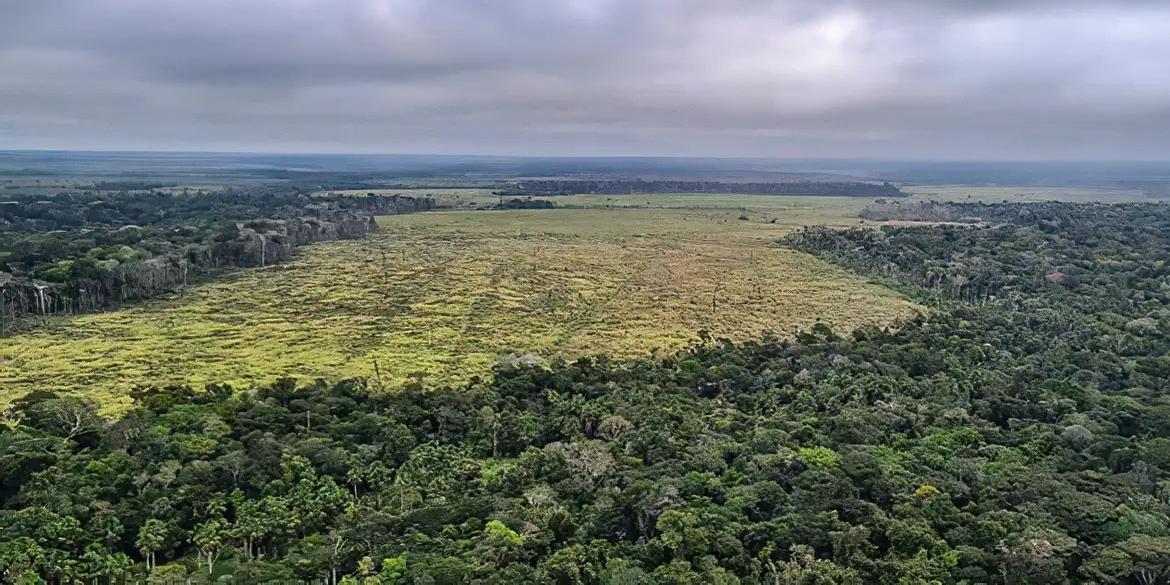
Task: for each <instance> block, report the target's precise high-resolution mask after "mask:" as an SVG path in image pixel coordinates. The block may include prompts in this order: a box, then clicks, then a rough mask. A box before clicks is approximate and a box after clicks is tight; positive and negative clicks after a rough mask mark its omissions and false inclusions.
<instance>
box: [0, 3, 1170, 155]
mask: <svg viewBox="0 0 1170 585" xmlns="http://www.w3.org/2000/svg"><path fill="white" fill-rule="evenodd" d="M0 148H86V149H103V148H112V149H156V148H158V149H188V150H189V149H195V150H230V151H248V150H256V151H267V152H379V153H447V154H548V155H562V154H563V155H608V154H615V155H622V154H655V155H697V156H708V155H709V156H761V157H883V158H891V157H899V158H920V159H921V158H928V159H940V158H949V159H965V158H977V159H1013V158H1017V159H1019V158H1022V159H1061V158H1072V159H1078V158H1080V159H1083V158H1091V159H1125V158H1137V159H1170V2H1165V1H1161V0H1158V1H1155V0H1149V1H1139V0H1128V1H1126V0H1115V1H1106V0H1099V1H1092V0H1021V1H1008V0H1002V1H1001V0H971V1H960V0H793V1H775V2H769V1H764V0H673V1H671V0H183V1H178V0H0Z"/></svg>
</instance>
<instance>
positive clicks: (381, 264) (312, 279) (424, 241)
mask: <svg viewBox="0 0 1170 585" xmlns="http://www.w3.org/2000/svg"><path fill="white" fill-rule="evenodd" d="M753 199H754V198H753ZM799 199H802V200H804V199H809V198H799ZM790 203H791V202H780V201H777V202H774V205H778V206H780V207H778V208H774V209H769V210H751V209H749V210H748V211H746V212H745V211H741V210H739V209H717V210H695V209H604V208H600V209H597V208H594V209H554V210H524V211H490V212H489V211H480V212H469V211H459V212H432V213H423V214H414V215H403V216H394V217H386V218H381V219H380V223H381V225H382V227H383V231H382V232H381V233H380V234H377V235H374V236H371V237H368V238H365V239H362V240H354V241H341V242H330V243H323V244H317V245H312V246H308V247H305V248H303V249H302V250H301V254H300V256H299V257H298V258H297V259H296V260H294V261H293V262H290V263H288V264H284V265H278V266H272V267H268V268H264V269H258V270H246V271H240V272H238V273H236V274H235V275H233V276H232V277H231V278H228V279H226V280H221V281H217V282H215V283H211V284H206V285H201V286H198V287H195V288H193V289H192V290H191V291H189V292H188V294H187V295H186V297H185V298H184V299H181V300H180V299H170V300H160V301H155V302H150V303H146V304H143V305H139V306H136V307H133V308H129V309H125V310H120V311H114V312H109V313H103V314H94V315H84V316H78V317H72V318H54V319H50V320H49V321H48V323H47V324H46V325H45V326H43V327H41V328H38V329H36V330H33V331H31V332H28V333H26V334H22V335H19V336H15V337H10V338H6V339H3V340H0V341H2V343H0V388H3V392H2V393H0V395H2V400H4V401H7V400H11V399H13V398H15V397H16V396H19V395H21V394H24V393H26V392H28V391H31V390H33V389H45V390H48V389H55V390H79V391H84V392H88V393H91V394H93V395H97V396H100V397H101V398H102V399H103V400H105V401H106V403H107V404H109V405H110V407H111V408H117V406H118V405H119V404H121V403H123V401H124V400H125V395H126V392H127V391H128V390H129V389H131V388H132V387H134V386H135V385H140V384H165V383H191V384H195V385H197V386H198V385H203V384H206V383H209V382H229V383H232V384H233V385H236V386H246V385H250V384H253V383H258V382H265V381H270V380H272V379H274V378H276V377H280V376H295V377H299V378H314V377H321V376H334V375H338V374H340V375H345V376H369V377H376V378H378V379H380V380H381V381H382V382H383V383H385V384H387V385H391V384H395V383H399V382H402V381H404V380H408V379H411V378H415V379H422V380H423V381H424V383H426V384H428V385H440V384H446V383H456V382H460V381H462V380H466V379H467V378H469V377H470V376H472V375H476V374H485V373H487V372H488V371H489V369H490V367H491V366H492V365H493V364H494V363H496V362H497V361H498V360H499V359H500V358H501V357H502V356H506V355H508V354H511V353H527V352H531V353H535V354H538V355H540V356H543V357H546V358H548V357H555V356H562V357H573V356H579V355H588V354H596V353H608V354H610V355H615V356H634V355H645V354H647V353H648V352H651V351H655V350H669V349H672V348H676V347H678V346H680V345H683V344H686V343H688V342H690V341H693V340H695V339H697V332H698V331H699V330H706V331H708V332H710V333H711V334H712V335H713V336H716V337H729V338H733V339H746V338H751V337H755V336H758V335H760V334H761V333H763V332H765V331H775V332H778V333H788V332H791V331H792V330H794V329H795V328H798V327H806V326H809V325H811V324H812V323H814V322H816V321H817V320H818V319H819V320H823V321H826V322H828V323H830V324H833V325H835V326H840V327H846V328H848V327H852V326H856V325H859V324H862V323H887V322H890V321H892V320H895V319H898V318H903V317H907V316H909V315H911V314H913V312H914V311H916V310H917V308H916V307H915V306H914V305H913V304H912V303H911V302H910V301H908V300H907V299H905V298H903V297H901V296H899V295H898V294H896V293H894V292H893V291H890V290H888V289H885V288H882V287H880V286H876V285H873V284H869V283H867V282H865V281H863V280H861V279H859V278H857V277H855V276H852V275H850V274H848V273H846V272H844V271H842V270H840V269H838V268H835V267H833V266H831V265H828V264H826V263H824V262H821V261H819V260H817V259H815V258H813V257H811V256H808V255H805V254H800V253H796V252H792V251H787V250H781V249H777V248H775V247H773V246H772V242H774V241H775V239H776V238H778V237H779V236H780V235H782V234H783V233H784V232H786V231H788V230H791V229H793V228H795V227H797V226H800V225H805V224H808V223H829V224H838V225H843V224H854V223H857V221H858V220H857V219H856V218H855V217H853V216H852V214H853V213H855V211H854V210H853V206H854V205H855V204H857V203H861V202H856V203H855V202H853V201H850V200H837V199H835V200H828V201H826V202H823V203H822V204H821V205H820V206H817V205H814V204H812V202H811V201H810V202H809V206H807V207H798V208H789V207H785V205H788V204H790ZM778 209H779V210H778ZM741 216H744V217H748V219H747V220H741V219H739V218H740V217H741ZM773 219H776V222H775V223H771V221H772V220H773Z"/></svg>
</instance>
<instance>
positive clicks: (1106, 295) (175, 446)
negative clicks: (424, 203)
mask: <svg viewBox="0 0 1170 585" xmlns="http://www.w3.org/2000/svg"><path fill="white" fill-rule="evenodd" d="M985 207H988V209H984V210H983V211H982V214H983V215H984V216H987V217H996V218H997V219H998V221H999V223H997V224H996V225H994V226H991V225H987V224H978V225H935V226H917V227H885V228H882V229H880V230H874V229H856V230H830V229H824V228H814V229H807V230H804V231H802V232H799V233H796V234H793V235H792V236H791V237H790V238H788V239H787V240H785V241H784V242H782V245H785V246H790V247H794V248H797V249H800V250H804V251H808V252H811V253H814V254H819V255H823V256H825V257H827V258H830V259H832V260H833V261H835V262H838V263H841V264H843V265H845V266H848V267H850V268H852V269H854V270H857V271H859V272H862V273H865V274H868V275H871V276H872V277H874V278H879V279H882V280H884V281H885V282H887V283H889V284H891V285H894V286H897V287H900V288H901V289H903V290H905V291H907V292H909V293H911V294H913V295H915V296H916V297H917V298H918V299H920V300H921V301H923V302H924V304H928V305H929V306H930V307H931V310H930V311H929V312H928V313H927V314H925V315H923V316H921V317H919V318H917V319H915V320H914V321H912V322H909V323H904V324H902V325H900V326H898V327H896V328H891V329H887V330H882V329H876V328H865V329H860V330H857V331H854V332H851V333H849V334H847V335H846V334H838V333H835V332H833V331H832V330H830V329H829V328H828V327H826V326H824V325H818V326H815V327H813V328H812V329H811V330H809V331H806V332H804V333H801V334H799V335H798V336H797V337H796V338H795V339H792V340H786V339H780V338H767V339H762V340H759V341H758V342H755V343H748V344H741V345H736V344H731V343H728V342H725V341H721V340H717V339H710V338H707V337H705V340H704V342H703V343H701V344H699V345H697V346H695V347H692V348H690V349H688V350H686V351H683V352H681V353H679V354H677V355H672V356H665V357H663V356H656V357H648V358H646V359H642V360H635V361H628V362H616V361H610V360H607V359H605V358H604V357H600V358H593V359H583V360H579V361H576V362H574V363H556V364H551V365H550V366H547V367H542V366H526V365H509V366H500V367H499V368H498V369H497V370H496V371H495V373H494V376H492V377H491V379H490V380H476V381H473V382H472V383H469V384H467V385H464V386H460V387H454V388H429V389H428V388H422V387H420V386H417V385H414V386H408V387H405V388H381V387H377V386H376V385H375V384H373V383H372V382H365V381H360V380H355V381H346V382H340V383H325V382H316V383H297V382H294V381H291V380H289V381H284V382H281V383H278V384H275V385H273V386H272V387H267V388H259V389H253V390H242V389H235V390H233V389H231V388H227V387H223V386H211V387H209V388H207V389H206V390H205V391H204V390H200V391H193V390H190V389H187V388H163V389H142V390H141V391H139V392H137V393H136V394H135V402H134V406H133V408H132V409H130V410H129V411H128V412H125V413H124V414H122V415H120V416H119V417H118V418H116V419H110V418H106V417H103V416H102V415H100V414H99V413H98V410H97V407H96V405H95V404H93V403H91V402H89V401H87V400H86V399H85V398H84V396H80V395H79V396H64V395H61V396H58V395H52V394H47V393H38V394H33V395H30V396H27V397H25V398H23V399H21V400H18V401H16V402H15V403H14V404H12V406H11V407H10V408H9V409H8V411H7V413H6V415H7V417H8V419H9V423H10V424H9V425H8V426H5V427H0V475H2V476H3V477H4V478H5V481H4V482H3V487H2V488H0V504H2V506H0V508H2V509H3V510H4V511H3V513H0V570H3V574H4V576H5V578H6V579H8V580H10V581H16V582H23V583H39V582H42V581H47V582H53V583H68V582H82V581H84V582H107V581H114V582H118V581H119V580H121V579H123V578H127V577H130V576H143V575H146V574H147V573H148V571H149V572H151V573H152V574H153V577H152V578H153V580H154V581H155V582H167V579H168V578H178V579H186V578H188V575H189V576H190V578H192V579H194V580H195V581H196V582H202V581H203V580H215V579H220V578H226V577H225V576H227V575H232V576H233V577H234V580H235V582H236V583H265V582H274V583H275V582H287V581H291V580H314V581H316V582H321V581H322V580H325V581H327V582H330V583H332V582H339V583H342V582H344V583H355V582H364V583H383V584H386V583H450V584H456V583H525V582H540V583H558V584H579V583H580V584H584V583H589V584H595V583H597V584H612V585H617V584H639V583H647V584H649V583H672V584H691V583H696V584H697V583H718V584H731V583H744V584H765V583H766V584H775V583H783V584H810V585H811V584H834V583H840V584H851V583H905V584H929V583H1041V582H1046V583H1067V582H1071V583H1139V584H1144V585H1148V584H1154V583H1165V582H1166V580H1167V578H1170V516H1168V515H1170V398H1167V390H1170V387H1168V386H1170V283H1168V281H1167V278H1168V277H1170V268H1167V266H1166V265H1165V259H1166V258H1167V255H1168V253H1170V207H1167V206H1161V205H1116V206H1107V205H1073V204H1037V205H1014V206H985Z"/></svg>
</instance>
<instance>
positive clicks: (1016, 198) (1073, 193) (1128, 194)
mask: <svg viewBox="0 0 1170 585" xmlns="http://www.w3.org/2000/svg"><path fill="white" fill-rule="evenodd" d="M902 190H903V191H906V192H907V193H910V194H911V197H912V198H914V199H923V200H932V201H958V202H983V203H1001V202H1009V203H1020V202H1025V203H1026V202H1033V201H1066V202H1070V203H1088V202H1092V201H1103V202H1108V203H1125V202H1135V201H1150V198H1149V197H1145V196H1143V195H1142V193H1141V191H1138V190H1127V189H1095V188H1090V187H969V186H965V185H922V186H910V187H903V188H902Z"/></svg>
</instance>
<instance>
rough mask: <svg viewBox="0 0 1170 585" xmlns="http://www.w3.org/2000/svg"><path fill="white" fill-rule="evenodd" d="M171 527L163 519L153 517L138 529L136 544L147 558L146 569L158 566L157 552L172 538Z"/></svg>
mask: <svg viewBox="0 0 1170 585" xmlns="http://www.w3.org/2000/svg"><path fill="white" fill-rule="evenodd" d="M170 533H171V530H170V527H169V526H167V524H166V523H164V522H163V521H162V520H159V519H157V518H151V519H149V520H147V521H146V523H145V524H143V525H142V528H141V529H139V531H138V538H137V539H135V541H134V544H135V545H136V546H137V547H138V550H139V552H141V553H142V556H143V557H144V558H145V559H146V570H148V571H149V570H152V569H154V567H155V566H156V564H157V563H156V562H155V553H157V552H159V551H161V550H163V548H164V547H165V546H166V544H167V541H168V540H169V538H170Z"/></svg>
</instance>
